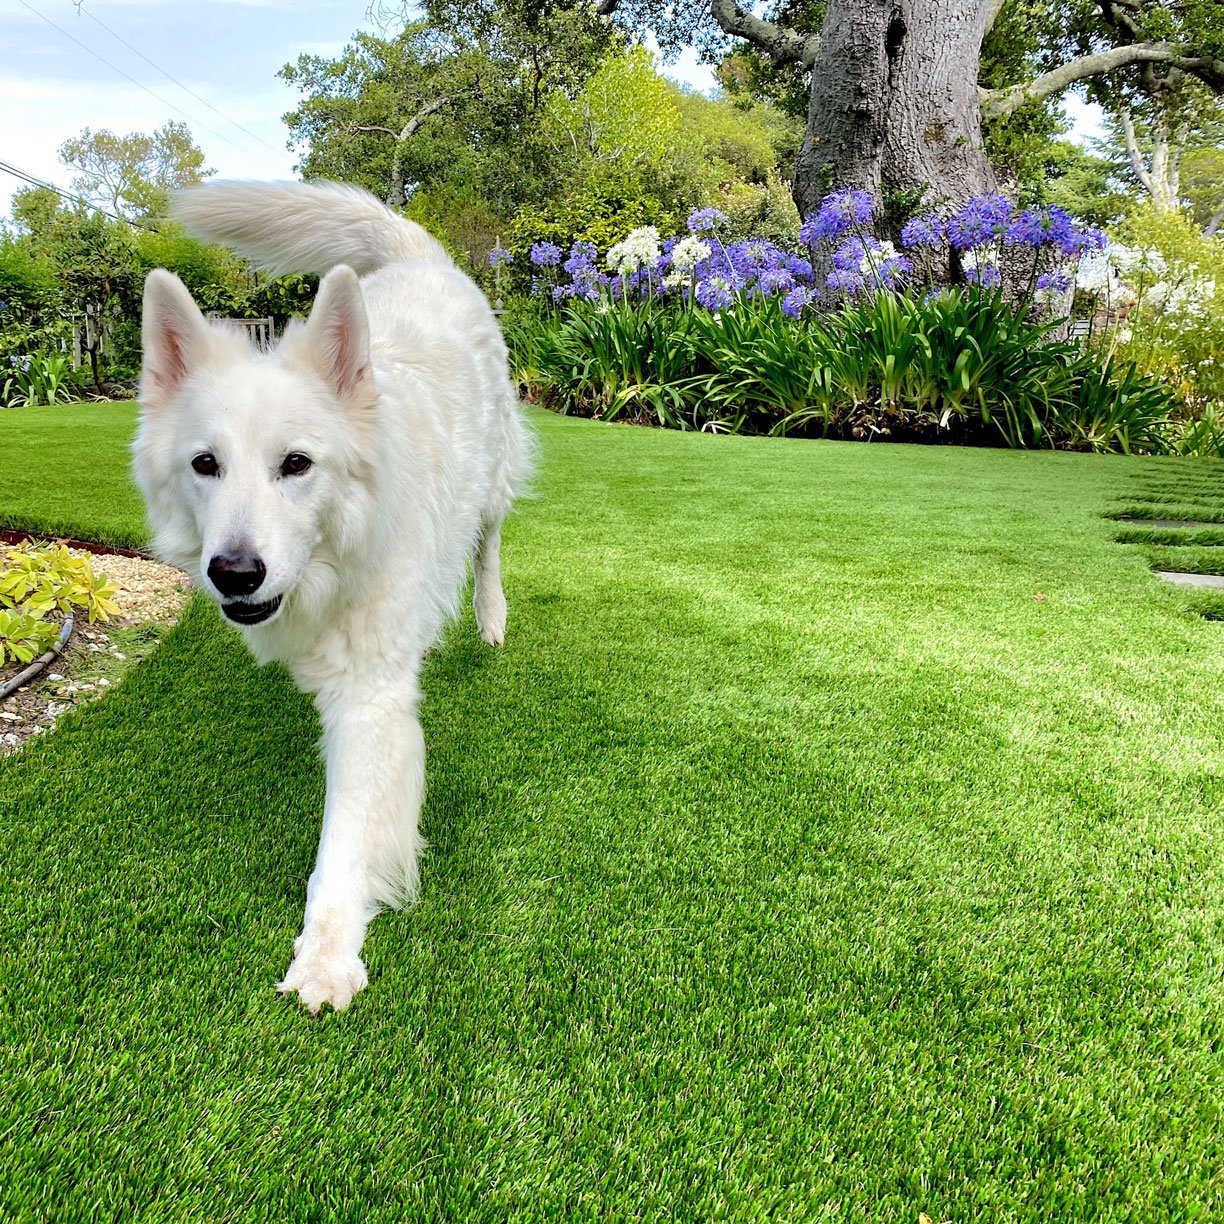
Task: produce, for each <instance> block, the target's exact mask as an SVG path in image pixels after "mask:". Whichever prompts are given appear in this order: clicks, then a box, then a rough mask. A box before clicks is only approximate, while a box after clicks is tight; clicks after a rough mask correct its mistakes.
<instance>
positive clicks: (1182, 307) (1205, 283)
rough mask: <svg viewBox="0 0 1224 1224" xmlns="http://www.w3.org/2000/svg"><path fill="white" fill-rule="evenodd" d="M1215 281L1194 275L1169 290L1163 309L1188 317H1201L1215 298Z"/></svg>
mask: <svg viewBox="0 0 1224 1224" xmlns="http://www.w3.org/2000/svg"><path fill="white" fill-rule="evenodd" d="M1215 292H1216V283H1215V281H1214V280H1211V279H1210V278H1209V277H1205V276H1195V277H1191V278H1190V279H1189V280H1185V281H1183V282H1182V283H1181V284H1180V285H1175V286H1174V287H1173V288H1172V289H1170V290H1169V296H1168V298H1167V299H1166V301H1165V310H1166V311H1167V312H1168V313H1169V314H1178V315H1182V316H1184V317H1186V318H1189V319H1201V318H1202V317H1203V315H1205V314H1206V313H1207V308H1208V307H1209V306H1210V305H1211V302H1212V300H1213V299H1214V298H1215Z"/></svg>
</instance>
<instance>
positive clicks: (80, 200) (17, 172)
mask: <svg viewBox="0 0 1224 1224" xmlns="http://www.w3.org/2000/svg"><path fill="white" fill-rule="evenodd" d="M0 171H2V172H3V173H5V174H11V175H12V176H13V177H14V178H16V179H20V180H21V181H22V182H23V183H29V184H30V186H31V187H45V188H46V189H47V190H48V191H54V192H55V194H56V195H57V196H60V197H62V198H63V199H65V200H68V201H69V202H71V203H73V204H84V205H85V207H86V208H92V209H93V210H94V211H95V212H100V213H101V214H102V215H103V216H104V217H109V218H110V219H111V220H112V221H122V222H124V223H125V224H126V225H133V226H135V227H136V228H137V229H142V230H147V231H148V232H149V233H150V234H156V233H157V232H158V231H157V230H156V229H154V228H153V227H152V226H151V225H144V224H142V223H141V222H139V221H131V220H129V219H128V218H127V217H120V216H117V215H116V214H115V213H113V212H111V211H110V210H109V209H106V208H101V207H99V206H98V205H97V204H94V203H93V202H92V201H91V200H87V199H86V198H85V197H84V196H79V195H73V194H72V192H70V191H64V190H63V189H62V188H60V187H57V186H56V185H55V184H54V183H47V182H44V181H43V180H42V179H40V178H38V177H37V176H36V175H33V174H31V173H30V172H29V171H28V170H22V169H20V168H18V167H17V166H13V165H10V164H9V163H8V162H6V161H0Z"/></svg>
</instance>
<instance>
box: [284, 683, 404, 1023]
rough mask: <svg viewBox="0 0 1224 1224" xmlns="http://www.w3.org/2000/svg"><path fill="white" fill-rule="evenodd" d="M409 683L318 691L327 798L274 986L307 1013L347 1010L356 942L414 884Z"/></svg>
mask: <svg viewBox="0 0 1224 1224" xmlns="http://www.w3.org/2000/svg"><path fill="white" fill-rule="evenodd" d="M416 703H417V692H416V686H415V684H412V685H403V684H401V685H399V686H395V687H378V688H367V687H364V686H363V687H362V688H361V689H360V690H358V691H356V692H353V691H349V692H347V693H343V694H332V695H330V696H329V695H328V694H326V693H320V694H319V699H318V706H319V712H320V714H321V716H322V720H323V748H324V755H325V757H326V760H327V798H326V801H325V803H324V809H323V833H322V837H321V838H320V840H319V854H318V858H317V860H316V862H315V869H314V872H313V874H312V875H311V877H310V883H309V885H308V886H307V889H306V916H305V919H304V921H303V924H302V933H301V935H300V936H299V937H298V939H297V941H296V943H295V944H294V945H293V964H292V965H290V966H289V972H288V973H287V974H286V975H285V980H284V981H283V982H281V983H280V986H279V989H280V991H281V992H282V993H284V994H289V993H291V992H292V991H295V990H296V991H297V993H298V997H299V998H300V999H301V1001H302V1003H303V1004H305V1006H306V1007H308V1008H309V1009H310V1010H311V1011H312V1012H317V1011H318V1010H319V1009H320V1008H321V1007H322V1006H323V1004H324V1003H330V1004H331V1005H332V1007H334V1008H335V1009H336V1010H337V1011H340V1010H341V1009H342V1008H344V1007H347V1006H348V1004H349V1002H350V1000H351V999H352V997H353V995H355V994H356V993H357V991H359V990H360V989H361V988H362V987H363V986H364V985H365V984H366V971H365V965H364V964H363V963H362V960H361V945H362V942H363V940H364V939H365V931H366V927H367V925H368V924H369V922H370V919H371V918H373V917H374V915H375V914H376V913H377V912H378V910H379V909H380V908H381V907H382V906H389V905H397V904H400V903H401V902H403V901H406V900H408V899H410V898H411V896H412V894H413V893H414V892H415V890H416V883H417V848H418V842H417V817H418V814H419V812H420V807H421V796H422V793H423V791H424V783H425V741H424V738H423V736H422V735H421V727H420V724H419V723H418V722H417V718H416Z"/></svg>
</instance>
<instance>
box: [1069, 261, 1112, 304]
mask: <svg viewBox="0 0 1224 1224" xmlns="http://www.w3.org/2000/svg"><path fill="white" fill-rule="evenodd" d="M1116 280H1117V272H1116V270H1115V269H1114V267H1113V265H1112V264H1111V263H1110V261H1109V257H1108V255H1106V254H1105V253H1104V252H1102V253H1101V254H1099V255H1088V256H1086V257H1085V258H1083V259H1081V260H1080V266H1079V268H1078V270H1077V271H1076V273H1075V287H1076V288H1077V289H1082V290H1083V291H1084V292H1085V293H1097V294H1100V293H1104V294H1108V293H1109V291H1110V290H1111V289H1112V288H1113V286H1114V283H1115V281H1116Z"/></svg>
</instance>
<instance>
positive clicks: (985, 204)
mask: <svg viewBox="0 0 1224 1224" xmlns="http://www.w3.org/2000/svg"><path fill="white" fill-rule="evenodd" d="M1011 215H1012V210H1011V204H1010V203H1008V201H1007V199H1006V198H1005V197H1004V196H1001V195H999V194H997V193H995V192H990V193H988V194H986V195H981V196H977V197H976V198H974V199H972V200H970V201H969V203H968V204H966V205H965V207H964V208H962V209H961V210H960V212H958V213H957V214H956V216H954V217H953V218H952V220H951V221H949V222H948V241H949V242H950V243H951V244H952V245H953V246H954V247H955V248H956V249H957V250H958V251H964V250H968V248H969V247H975V246H981V245H982V243H984V242H990V241H992V240H993V239H995V238H997V237H998V236H999V235H1000V234H1001V233H1003V231H1004V230H1006V229H1007V226H1008V224H1009V223H1010V221H1011Z"/></svg>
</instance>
